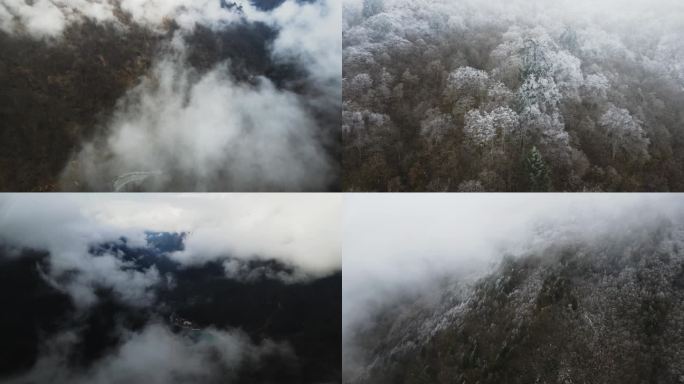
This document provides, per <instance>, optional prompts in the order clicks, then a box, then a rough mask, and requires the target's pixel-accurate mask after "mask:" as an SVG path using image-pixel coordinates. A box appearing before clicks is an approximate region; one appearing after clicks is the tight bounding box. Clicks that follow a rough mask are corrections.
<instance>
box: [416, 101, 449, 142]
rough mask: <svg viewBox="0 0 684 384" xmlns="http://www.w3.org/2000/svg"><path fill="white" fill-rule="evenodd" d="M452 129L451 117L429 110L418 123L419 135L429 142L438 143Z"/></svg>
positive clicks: (435, 110)
mask: <svg viewBox="0 0 684 384" xmlns="http://www.w3.org/2000/svg"><path fill="white" fill-rule="evenodd" d="M453 127H454V121H453V118H452V117H451V115H447V114H444V113H441V112H439V110H437V109H430V110H428V111H427V112H426V113H425V118H424V119H423V120H422V121H421V123H420V134H421V135H422V136H423V137H425V138H426V139H428V140H429V141H431V142H439V141H441V140H442V138H443V137H444V136H445V135H446V134H447V133H448V132H449V131H450V130H451V129H453Z"/></svg>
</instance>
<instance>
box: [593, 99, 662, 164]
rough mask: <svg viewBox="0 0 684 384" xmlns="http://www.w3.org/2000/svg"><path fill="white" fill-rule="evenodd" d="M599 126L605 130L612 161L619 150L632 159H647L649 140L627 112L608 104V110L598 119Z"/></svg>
mask: <svg viewBox="0 0 684 384" xmlns="http://www.w3.org/2000/svg"><path fill="white" fill-rule="evenodd" d="M599 125H600V126H601V127H603V129H604V130H605V135H606V137H607V139H608V141H609V143H610V152H611V156H612V158H613V159H615V156H616V155H617V153H618V151H619V150H623V151H624V152H625V153H626V154H627V155H629V156H630V157H632V158H637V159H647V158H648V157H649V155H648V146H649V144H650V140H649V139H648V137H646V133H645V132H644V130H643V128H641V122H640V121H639V120H637V119H636V118H634V117H633V116H632V115H631V114H630V113H629V111H628V110H626V109H624V108H618V107H616V106H615V105H613V104H609V106H608V109H607V110H606V112H604V113H603V115H601V118H600V119H599Z"/></svg>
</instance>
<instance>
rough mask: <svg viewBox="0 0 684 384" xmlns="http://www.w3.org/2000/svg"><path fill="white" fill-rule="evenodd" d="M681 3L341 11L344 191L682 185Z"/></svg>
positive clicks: (525, 3)
mask: <svg viewBox="0 0 684 384" xmlns="http://www.w3.org/2000/svg"><path fill="white" fill-rule="evenodd" d="M683 19H684V6H683V5H682V3H681V2H676V1H669V0H660V1H655V2H645V1H641V0H632V1H628V2H617V1H607V2H601V4H599V5H596V4H591V2H588V1H584V0H581V1H576V2H569V1H557V2H553V3H549V2H543V1H536V0H514V1H507V2H503V1H494V2H487V3H484V2H481V1H473V0H463V1H455V2H454V1H406V0H363V1H349V2H345V6H344V10H343V112H342V118H343V169H344V175H343V186H344V189H345V190H348V191H462V192H479V191H681V190H684V131H683V129H682V128H684V112H683V111H684V65H683V64H682V63H683V62H684V44H683V43H682V40H681V36H682V33H684V27H683V25H684V24H683V23H682V20H683Z"/></svg>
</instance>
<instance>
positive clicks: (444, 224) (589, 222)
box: [342, 194, 684, 378]
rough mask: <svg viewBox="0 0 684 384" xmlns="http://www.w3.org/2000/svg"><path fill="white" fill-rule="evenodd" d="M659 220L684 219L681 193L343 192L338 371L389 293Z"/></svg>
mask: <svg viewBox="0 0 684 384" xmlns="http://www.w3.org/2000/svg"><path fill="white" fill-rule="evenodd" d="M663 220H670V221H672V222H673V223H677V224H682V223H684V200H683V199H682V196H679V195H657V196H655V195H637V194H632V195H615V194H582V195H561V194H522V195H503V194H487V195H483V194H475V195H474V194H430V195H424V194H423V195H415V194H403V195H397V194H394V195H384V196H374V195H362V194H350V195H347V196H345V212H344V215H343V244H344V247H343V258H344V275H343V318H342V321H343V349H344V360H345V362H344V363H343V366H344V369H345V370H352V371H353V370H354V369H355V368H356V366H355V364H356V363H358V362H359V359H361V360H362V359H363V354H361V353H359V350H357V349H356V345H355V342H356V341H355V339H354V335H355V333H356V332H357V331H358V330H359V329H364V328H366V327H369V326H371V325H370V323H372V321H373V320H372V319H373V318H375V316H376V315H378V314H379V313H380V314H382V313H381V312H380V311H382V310H386V309H387V308H388V306H389V307H390V308H392V307H393V306H392V303H393V302H394V301H395V300H396V299H401V298H402V297H404V298H406V297H413V296H414V295H421V294H426V295H428V296H429V295H431V294H433V293H435V292H436V294H437V295H438V296H439V295H441V294H448V292H441V293H440V290H443V289H444V288H443V287H442V286H440V282H442V281H445V280H446V281H451V282H457V283H459V284H463V285H464V286H466V287H467V286H468V285H470V284H473V283H474V282H476V281H477V280H478V279H479V278H481V277H483V276H486V275H487V274H488V273H490V272H492V271H494V269H495V268H496V267H497V266H498V265H499V263H500V262H501V261H502V260H503V259H504V257H506V256H512V257H518V256H524V255H529V254H542V255H543V252H542V251H543V250H545V249H547V248H548V247H562V246H564V245H572V244H594V243H601V242H605V243H608V242H609V241H610V239H612V238H618V239H619V238H622V237H625V236H630V235H629V234H634V237H635V239H636V238H638V236H637V234H638V233H642V231H646V232H647V231H648V229H649V228H651V227H655V224H657V223H660V222H662V221H663ZM646 232H643V233H646ZM550 254H553V252H551V253H550ZM454 299H457V298H454ZM407 310H409V309H407ZM397 311H399V312H401V311H400V309H399V308H397ZM397 331H398V330H397ZM429 331H431V330H428V332H429ZM398 332H399V331H398ZM408 332H410V330H405V331H404V332H399V333H401V334H402V335H406V334H409V333H408ZM407 342H409V343H410V342H418V340H409V341H407ZM364 364H370V362H366V363H364ZM350 372H351V371H350ZM356 373H358V372H356ZM351 377H353V375H352V376H350V378H351Z"/></svg>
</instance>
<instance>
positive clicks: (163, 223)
mask: <svg viewBox="0 0 684 384" xmlns="http://www.w3.org/2000/svg"><path fill="white" fill-rule="evenodd" d="M340 200H341V198H340V197H339V196H335V195H306V196H303V195H289V194H279V195H202V196H200V195H122V196H112V195H61V194H60V195H21V194H16V195H6V196H3V197H2V199H0V242H2V244H3V245H5V246H8V247H10V248H14V249H17V250H19V249H22V248H30V249H35V250H45V251H48V252H49V253H50V256H49V257H50V258H49V264H50V265H49V267H50V268H49V276H46V277H47V278H49V279H51V280H52V282H53V283H54V284H55V285H57V286H60V282H59V281H60V277H62V276H64V275H65V274H68V275H70V276H71V275H73V272H74V271H75V272H77V273H76V274H75V276H76V277H75V278H73V279H69V280H68V284H67V285H66V286H64V287H62V289H66V290H67V291H68V292H69V293H70V294H71V295H72V297H73V298H74V299H75V301H76V303H77V304H79V305H81V306H90V305H92V304H93V303H94V302H95V301H96V297H95V292H94V289H95V288H96V287H107V288H110V289H113V290H114V291H115V292H117V293H118V294H119V295H120V296H121V298H122V299H123V300H125V301H126V302H129V303H131V304H134V305H141V306H144V305H147V304H149V303H150V301H151V300H152V299H153V297H150V296H149V295H151V293H150V288H151V287H153V286H154V285H155V284H160V283H164V280H163V277H160V274H159V271H158V270H157V269H156V268H155V267H154V266H153V267H151V268H148V269H145V270H140V269H136V268H132V267H131V265H128V264H127V262H125V261H123V260H122V259H121V258H120V257H119V255H117V254H116V253H111V252H109V253H107V252H105V253H104V254H103V255H100V256H98V257H93V256H92V254H91V253H89V250H90V247H91V246H94V245H98V244H102V243H105V242H110V241H117V240H118V239H119V238H120V237H125V238H127V239H128V240H127V241H128V244H129V246H136V245H137V246H144V245H145V243H146V240H145V236H146V235H145V231H149V230H154V231H169V232H186V233H187V236H186V238H185V249H184V250H182V251H178V252H175V253H172V254H171V255H170V257H171V258H172V259H173V260H175V261H178V262H179V263H181V264H182V265H201V264H203V263H205V262H208V261H212V260H221V259H223V258H225V257H232V258H236V259H242V260H251V259H254V258H261V259H275V260H278V261H280V262H282V263H284V264H285V265H288V266H292V267H293V268H295V270H296V275H297V276H299V277H300V278H306V277H311V276H321V275H326V274H329V273H331V272H333V271H336V270H339V269H340V268H341V255H340V247H341V245H340V237H339V217H340V209H341V201H340Z"/></svg>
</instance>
